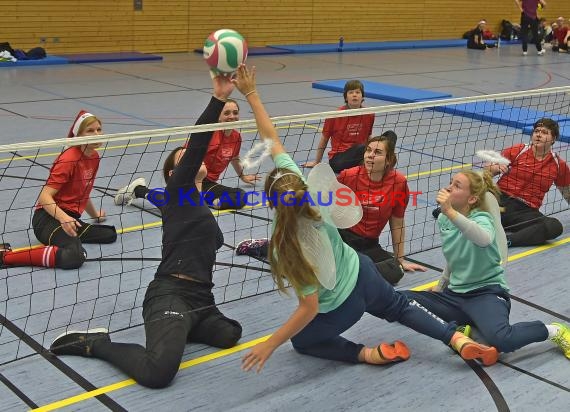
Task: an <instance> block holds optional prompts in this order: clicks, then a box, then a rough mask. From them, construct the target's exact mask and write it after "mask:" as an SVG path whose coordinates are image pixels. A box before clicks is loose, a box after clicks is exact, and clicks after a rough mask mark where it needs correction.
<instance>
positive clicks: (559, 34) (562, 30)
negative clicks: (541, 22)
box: [554, 27, 568, 44]
mask: <svg viewBox="0 0 570 412" xmlns="http://www.w3.org/2000/svg"><path fill="white" fill-rule="evenodd" d="M567 34H568V27H557V28H555V29H554V37H556V40H558V44H564V39H565V38H566V35H567Z"/></svg>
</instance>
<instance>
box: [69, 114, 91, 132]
mask: <svg viewBox="0 0 570 412" xmlns="http://www.w3.org/2000/svg"><path fill="white" fill-rule="evenodd" d="M88 117H95V115H94V114H91V113H89V112H87V111H85V110H81V111H80V112H79V113H77V117H76V118H75V121H74V122H73V125H72V126H71V129H69V133H68V134H67V137H75V136H77V132H79V128H80V127H81V123H83V121H84V120H85V119H87V118H88Z"/></svg>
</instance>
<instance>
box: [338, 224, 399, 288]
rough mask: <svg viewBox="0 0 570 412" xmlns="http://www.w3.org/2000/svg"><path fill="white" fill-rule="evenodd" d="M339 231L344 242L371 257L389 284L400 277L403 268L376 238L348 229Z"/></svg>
mask: <svg viewBox="0 0 570 412" xmlns="http://www.w3.org/2000/svg"><path fill="white" fill-rule="evenodd" d="M339 233H340V237H342V240H343V241H344V243H346V244H347V245H349V246H350V247H352V248H353V249H354V250H356V251H358V252H360V253H363V254H365V255H366V256H368V257H369V258H370V259H372V262H374V264H375V265H376V268H377V269H378V271H379V272H380V274H381V275H382V277H383V278H384V279H386V280H387V281H388V282H389V283H390V284H392V285H395V284H396V283H398V282H399V281H400V279H402V277H403V276H404V269H403V268H402V266H401V265H400V264H399V262H397V261H396V259H394V257H393V256H392V255H391V254H390V253H388V252H386V251H385V250H384V249H382V246H380V245H379V244H378V240H374V239H368V238H365V237H362V236H360V235H357V234H356V233H354V232H352V231H351V230H349V229H339Z"/></svg>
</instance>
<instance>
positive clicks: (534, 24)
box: [521, 13, 542, 51]
mask: <svg viewBox="0 0 570 412" xmlns="http://www.w3.org/2000/svg"><path fill="white" fill-rule="evenodd" d="M529 27H530V31H531V33H532V39H533V40H534V43H535V44H536V50H538V51H541V50H542V46H541V44H540V40H541V39H540V38H539V37H538V19H532V18H530V17H528V16H527V15H526V14H524V13H521V40H522V49H523V51H527V49H528V29H529Z"/></svg>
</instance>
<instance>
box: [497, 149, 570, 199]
mask: <svg viewBox="0 0 570 412" xmlns="http://www.w3.org/2000/svg"><path fill="white" fill-rule="evenodd" d="M502 154H503V156H505V157H506V158H507V159H509V160H510V161H511V166H510V170H509V172H508V173H505V174H503V175H502V176H501V178H500V179H499V181H498V182H497V184H498V186H499V188H500V189H501V190H502V191H503V192H504V193H505V194H507V195H509V196H511V197H514V198H517V199H520V200H522V201H524V202H525V203H526V204H527V205H529V206H530V207H532V208H535V209H538V208H540V206H541V205H542V201H543V199H544V195H545V194H546V193H547V192H548V191H549V190H550V187H551V186H552V184H553V183H554V184H555V185H556V186H558V187H566V186H568V185H570V169H568V164H567V163H566V162H565V161H564V160H562V159H561V158H560V156H558V155H556V154H554V152H552V151H551V152H550V153H548V154H547V155H546V156H545V157H544V159H542V160H538V159H537V158H536V157H534V153H533V152H532V148H531V147H530V146H527V145H524V144H517V145H515V146H512V147H509V148H507V149H505V150H503V152H502ZM555 156H556V157H555Z"/></svg>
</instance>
